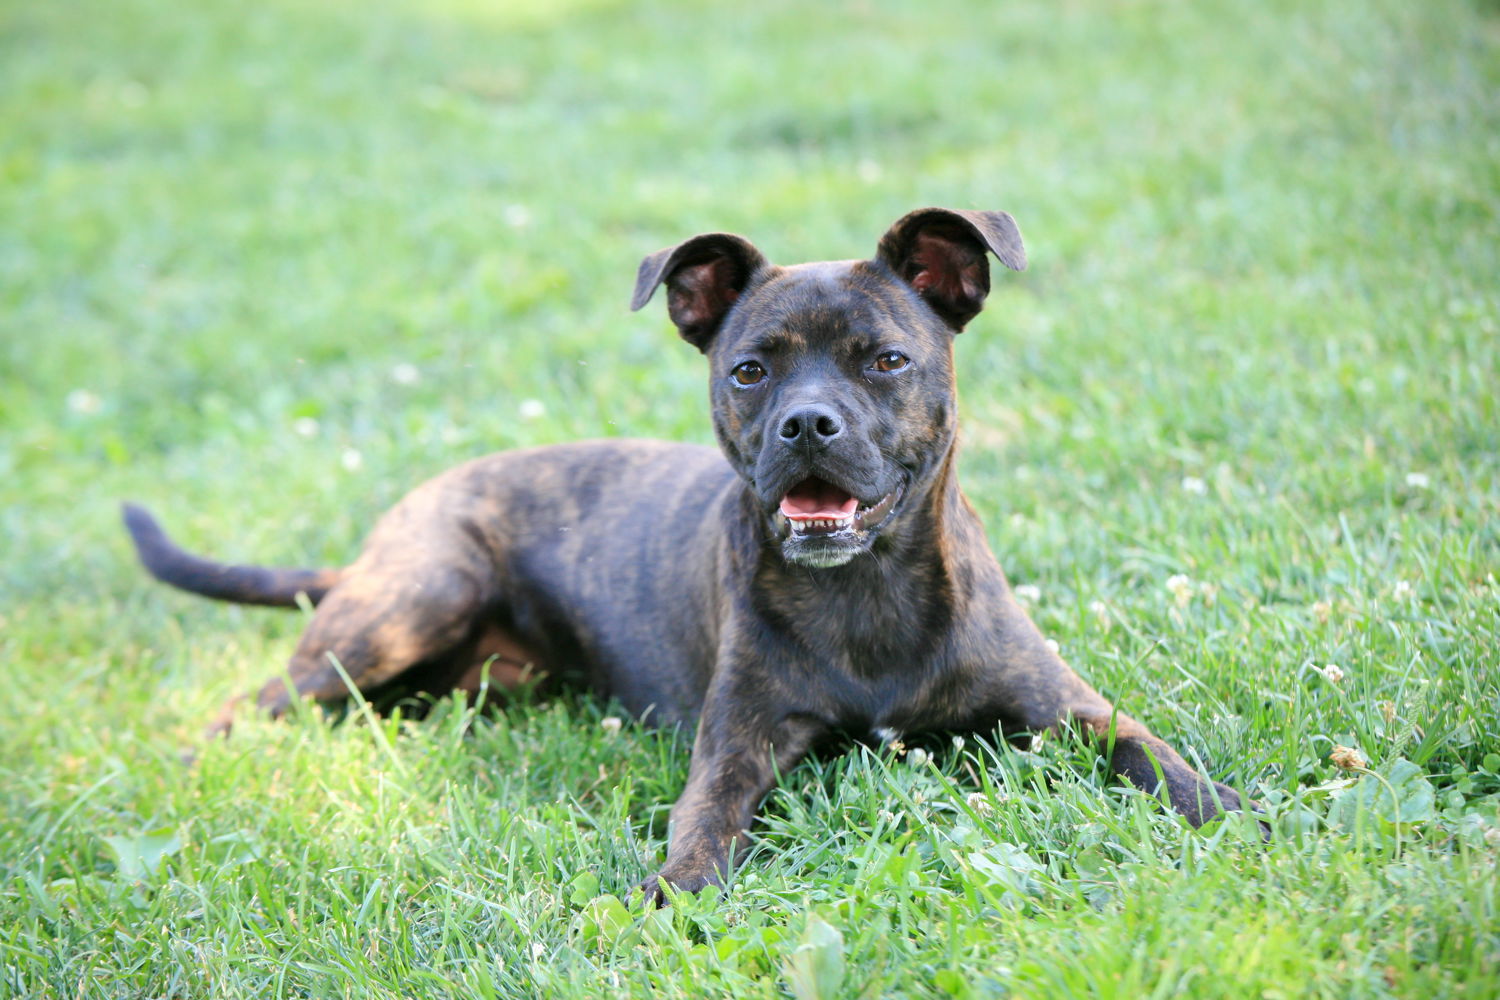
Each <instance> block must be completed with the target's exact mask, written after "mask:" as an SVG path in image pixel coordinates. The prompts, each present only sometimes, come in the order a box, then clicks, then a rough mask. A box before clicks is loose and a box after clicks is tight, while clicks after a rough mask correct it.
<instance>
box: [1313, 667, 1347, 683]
mask: <svg viewBox="0 0 1500 1000" xmlns="http://www.w3.org/2000/svg"><path fill="white" fill-rule="evenodd" d="M1316 669H1317V671H1318V673H1320V674H1322V675H1323V677H1324V679H1325V680H1327V681H1328V682H1329V683H1330V684H1337V683H1338V682H1339V681H1341V680H1343V679H1344V671H1343V670H1342V669H1341V668H1340V667H1339V665H1338V664H1337V663H1330V664H1328V665H1327V666H1326V667H1320V668H1316Z"/></svg>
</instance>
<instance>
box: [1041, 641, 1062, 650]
mask: <svg viewBox="0 0 1500 1000" xmlns="http://www.w3.org/2000/svg"><path fill="white" fill-rule="evenodd" d="M1043 641H1044V642H1046V644H1047V648H1048V649H1050V650H1052V652H1054V653H1061V652H1062V647H1061V646H1059V645H1058V644H1057V640H1056V639H1046V640H1043Z"/></svg>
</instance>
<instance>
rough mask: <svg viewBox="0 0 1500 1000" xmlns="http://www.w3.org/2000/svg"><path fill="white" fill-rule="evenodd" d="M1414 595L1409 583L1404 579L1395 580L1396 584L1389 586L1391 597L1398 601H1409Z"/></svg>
mask: <svg viewBox="0 0 1500 1000" xmlns="http://www.w3.org/2000/svg"><path fill="white" fill-rule="evenodd" d="M1413 596H1415V595H1414V592H1413V591H1412V588H1411V583H1410V582H1408V581H1406V580H1397V581H1396V585H1395V586H1394V587H1392V588H1391V597H1392V598H1394V599H1395V600H1398V601H1409V600H1411V599H1412V597H1413Z"/></svg>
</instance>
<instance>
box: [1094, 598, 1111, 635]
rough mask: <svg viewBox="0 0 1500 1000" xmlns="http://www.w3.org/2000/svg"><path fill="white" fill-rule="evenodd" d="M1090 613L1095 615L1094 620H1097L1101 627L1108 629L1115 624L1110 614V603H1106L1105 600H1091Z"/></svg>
mask: <svg viewBox="0 0 1500 1000" xmlns="http://www.w3.org/2000/svg"><path fill="white" fill-rule="evenodd" d="M1089 614H1091V615H1093V616H1094V621H1095V622H1097V623H1098V624H1099V627H1100V628H1102V629H1108V628H1109V627H1110V625H1112V624H1113V621H1112V619H1111V618H1110V615H1109V605H1108V604H1105V603H1104V602H1103V601H1090V602H1089Z"/></svg>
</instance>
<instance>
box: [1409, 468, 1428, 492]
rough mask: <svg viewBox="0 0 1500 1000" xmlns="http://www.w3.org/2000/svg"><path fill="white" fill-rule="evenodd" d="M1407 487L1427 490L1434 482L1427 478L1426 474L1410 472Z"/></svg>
mask: <svg viewBox="0 0 1500 1000" xmlns="http://www.w3.org/2000/svg"><path fill="white" fill-rule="evenodd" d="M1406 485H1407V486H1410V487H1411V488H1412V489H1414V490H1425V489H1427V487H1429V486H1431V485H1432V480H1431V479H1429V478H1427V473H1425V472H1408V473H1407V474H1406Z"/></svg>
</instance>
